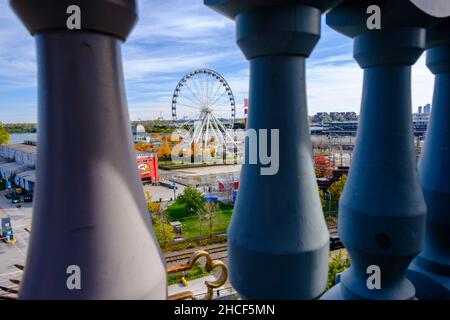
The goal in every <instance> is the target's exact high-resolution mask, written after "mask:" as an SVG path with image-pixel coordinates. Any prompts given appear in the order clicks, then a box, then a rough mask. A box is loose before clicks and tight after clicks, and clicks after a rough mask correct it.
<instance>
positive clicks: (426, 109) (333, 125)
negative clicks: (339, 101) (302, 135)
mask: <svg viewBox="0 0 450 320" xmlns="http://www.w3.org/2000/svg"><path fill="white" fill-rule="evenodd" d="M430 116H431V105H430V104H427V105H425V106H423V107H422V106H419V107H418V108H417V113H414V114H413V130H414V135H415V136H424V135H425V133H426V131H427V128H428V123H429V121H430ZM311 122H312V123H311V125H310V132H311V134H313V135H314V134H316V135H327V134H333V135H356V131H357V129H358V116H357V114H356V113H355V112H330V113H329V114H328V113H327V112H318V113H316V114H315V115H314V116H312V118H311Z"/></svg>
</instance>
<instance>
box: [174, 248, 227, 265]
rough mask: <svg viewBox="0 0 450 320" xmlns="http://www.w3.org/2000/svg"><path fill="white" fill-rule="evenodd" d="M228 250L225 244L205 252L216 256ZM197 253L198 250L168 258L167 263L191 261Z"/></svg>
mask: <svg viewBox="0 0 450 320" xmlns="http://www.w3.org/2000/svg"><path fill="white" fill-rule="evenodd" d="M227 250H228V246H227V244H223V245H220V246H217V247H213V248H208V249H206V250H205V251H207V252H208V253H209V254H214V253H219V252H224V251H227ZM196 251H198V250H192V251H189V252H185V253H182V254H178V255H174V256H169V257H166V262H167V263H170V262H176V261H182V260H189V259H190V258H191V256H192V254H194V252H196Z"/></svg>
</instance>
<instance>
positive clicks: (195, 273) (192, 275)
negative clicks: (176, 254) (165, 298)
mask: <svg viewBox="0 0 450 320" xmlns="http://www.w3.org/2000/svg"><path fill="white" fill-rule="evenodd" d="M183 275H184V278H185V279H186V280H187V281H192V280H195V279H198V278H202V277H204V276H207V275H208V272H206V271H205V269H204V268H203V267H202V265H201V264H200V263H196V264H195V266H194V267H193V268H192V269H190V270H187V271H184V272H177V273H174V274H169V275H168V276H167V284H168V285H169V286H170V285H172V284H177V283H180V282H181V280H180V279H181V277H182V276H183Z"/></svg>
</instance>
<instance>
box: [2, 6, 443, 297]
mask: <svg viewBox="0 0 450 320" xmlns="http://www.w3.org/2000/svg"><path fill="white" fill-rule="evenodd" d="M10 2H11V6H12V8H13V9H14V10H15V12H16V13H17V15H18V16H19V18H20V19H21V20H22V21H23V23H24V24H25V25H26V27H27V28H28V30H29V32H30V33H31V34H32V35H33V36H34V37H35V39H36V45H37V63H38V84H39V85H38V120H39V131H38V145H39V150H38V162H39V167H38V168H37V186H36V195H35V206H34V213H33V232H32V234H31V242H30V246H29V252H28V257H27V263H26V266H27V267H26V269H25V272H24V277H23V281H22V282H21V287H20V291H19V297H20V298H22V299H52V298H56V299H116V298H121V299H165V298H167V286H166V269H165V266H164V263H163V259H162V257H161V253H160V251H159V248H158V244H157V242H156V240H155V237H154V234H153V231H152V228H151V221H150V217H149V215H148V214H147V209H146V206H145V200H144V195H143V191H142V188H141V186H140V183H139V178H138V175H137V172H136V170H135V168H134V161H133V151H132V143H131V133H130V130H129V117H128V110H127V104H126V96H125V90H124V80H123V74H122V58H121V44H122V42H123V41H126V39H127V37H128V35H129V34H130V32H131V30H132V29H133V26H134V24H135V23H136V20H137V4H136V1H135V0H70V1H69V0H60V1H49V0H33V1H29V0H11V1H10ZM204 2H205V4H206V5H207V6H209V7H210V8H212V9H214V10H215V11H217V12H219V13H221V14H223V15H225V16H227V17H229V18H231V19H233V20H234V21H235V23H236V41H237V44H238V45H239V47H240V49H241V50H242V52H243V53H244V55H245V58H246V59H248V60H249V62H250V93H249V99H250V105H251V108H250V110H249V115H248V128H251V129H254V130H256V132H258V131H259V132H261V131H267V132H276V133H277V135H269V136H270V137H271V138H270V139H268V140H267V144H268V146H269V147H268V148H267V149H269V150H271V149H272V148H271V147H272V146H275V145H276V147H277V148H278V150H283V152H280V154H279V159H278V160H279V163H278V168H277V170H276V171H275V172H269V171H268V170H267V168H266V167H265V165H264V163H258V164H244V165H243V168H242V173H241V180H240V191H239V196H238V200H237V203H236V207H235V212H234V215H233V218H232V222H231V225H230V227H229V232H228V246H229V273H230V279H231V283H232V285H233V286H234V287H235V289H236V290H237V291H238V292H239V294H240V295H241V297H243V298H245V299H317V298H320V297H321V298H322V299H396V300H397V299H398V300H401V299H414V298H416V297H418V298H422V299H426V298H447V299H448V298H449V289H450V282H449V279H450V271H449V270H450V269H449V268H450V239H449V234H450V230H449V226H450V221H449V219H450V213H449V206H448V205H447V202H448V200H449V199H450V196H449V195H450V189H449V184H448V182H449V181H450V179H449V178H450V173H449V172H450V171H449V167H448V164H449V160H450V158H449V152H448V144H449V139H450V134H449V122H450V115H449V103H450V101H449V93H448V91H449V90H448V89H449V86H450V84H449V78H450V76H449V72H450V62H449V58H450V55H449V52H450V49H449V40H448V39H449V30H450V29H449V22H448V17H449V16H450V2H449V1H446V0H429V1H426V2H425V1H421V0H398V1H391V0H370V1H369V0H358V1H356V0H297V1H289V0H247V1H238V0H205V1H204ZM49 3H51V6H49V5H48V4H49ZM70 5H78V6H80V7H82V8H83V9H82V10H83V21H84V23H83V28H81V29H80V30H69V29H68V28H67V26H66V19H67V13H66V8H67V7H68V6H70ZM370 6H372V8H374V7H373V6H376V7H377V8H379V9H380V14H381V20H380V24H379V26H377V24H376V23H375V24H368V23H367V20H368V18H369V16H370V14H371V13H370V12H371V11H368V8H369V7H370ZM105 12H107V13H108V14H105ZM374 12H376V10H375V11H374ZM324 13H327V16H326V20H327V24H328V25H329V26H330V27H332V28H333V29H335V30H336V31H338V32H340V33H343V34H344V35H346V36H348V37H351V38H352V39H353V41H354V58H355V59H356V61H357V62H358V63H359V65H360V66H361V68H363V69H364V83H363V93H362V102H361V119H360V125H359V129H358V139H357V145H356V149H355V153H354V157H353V163H352V168H351V170H350V174H349V177H348V182H347V185H346V187H345V190H344V194H343V196H342V199H341V201H340V210H339V234H340V237H341V239H342V240H343V243H344V245H345V247H346V249H347V250H348V252H349V255H350V259H351V267H350V268H349V269H347V270H346V271H345V272H344V273H343V274H342V275H340V277H339V282H338V283H337V284H336V286H334V287H333V288H332V289H331V290H329V291H328V292H325V288H326V283H327V273H328V259H329V258H328V257H329V256H328V254H329V234H328V231H327V228H326V224H325V221H324V217H323V213H322V209H321V204H320V199H319V195H318V192H317V184H316V180H315V175H314V168H313V162H312V154H311V153H312V149H311V141H310V137H309V127H308V116H307V115H308V113H307V91H306V77H305V69H306V67H305V61H306V59H307V58H308V57H309V55H310V54H311V52H312V51H313V49H314V47H315V45H316V44H317V42H318V41H319V38H320V31H321V17H322V14H324ZM446 17H447V18H446ZM427 33H428V35H427ZM425 49H428V52H427V63H428V66H429V67H430V70H431V71H432V72H433V73H434V74H435V75H436V83H435V92H434V101H433V114H432V122H431V126H430V129H429V132H428V135H427V141H426V146H425V150H424V153H423V156H422V159H421V161H420V165H419V172H418V171H417V165H416V161H415V153H414V144H413V133H412V126H411V109H412V108H411V67H412V66H413V65H414V64H415V62H416V61H417V59H418V58H419V57H420V55H421V54H422V53H423V52H424V51H425ZM150 54H151V53H150ZM380 123H381V124H382V128H381V130H379V126H380ZM375 131H377V132H378V134H377V135H375ZM92 132H94V134H92ZM274 137H279V139H274ZM111 139H112V140H114V143H113V144H111V143H109V142H110V141H111ZM259 139H260V140H261V136H259ZM259 142H261V141H259ZM248 153H249V150H248V149H247V150H246V154H247V155H248ZM281 185H282V186H283V188H281V187H280V186H281ZM427 211H428V216H427ZM121 234H122V235H126V236H123V237H121V236H118V235H121ZM422 249H423V250H422ZM411 262H412V263H411ZM70 266H79V267H80V268H81V270H83V279H84V280H83V290H68V288H67V284H66V280H67V270H68V268H69V267H70ZM408 267H409V271H408ZM377 273H379V275H380V276H381V278H380V281H377V280H376V279H375V278H373V277H372V276H373V275H375V274H377Z"/></svg>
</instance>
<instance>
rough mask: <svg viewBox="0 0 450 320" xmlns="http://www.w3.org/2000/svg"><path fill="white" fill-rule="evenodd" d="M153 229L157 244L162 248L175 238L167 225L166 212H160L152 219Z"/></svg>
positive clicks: (171, 229) (171, 228)
mask: <svg viewBox="0 0 450 320" xmlns="http://www.w3.org/2000/svg"><path fill="white" fill-rule="evenodd" d="M153 229H154V230H155V234H156V238H157V239H158V242H159V244H160V245H161V247H163V248H164V247H165V246H166V244H168V243H170V242H172V241H173V239H174V238H175V232H174V231H173V227H172V226H171V225H170V223H169V217H168V215H167V212H166V211H161V212H159V213H158V214H157V215H156V216H155V217H154V219H153Z"/></svg>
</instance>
